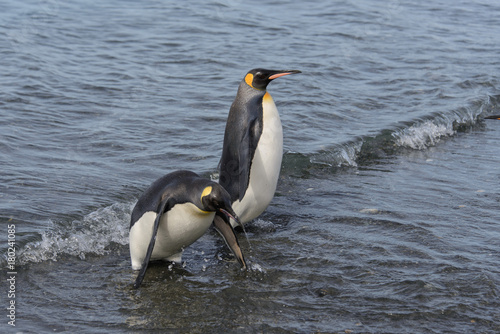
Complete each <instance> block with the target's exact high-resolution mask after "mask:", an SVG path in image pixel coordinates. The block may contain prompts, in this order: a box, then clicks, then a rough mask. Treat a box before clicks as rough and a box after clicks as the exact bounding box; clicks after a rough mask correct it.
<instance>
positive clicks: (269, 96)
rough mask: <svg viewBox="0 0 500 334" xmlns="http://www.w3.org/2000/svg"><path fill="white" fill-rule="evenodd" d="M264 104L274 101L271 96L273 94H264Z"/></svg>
mask: <svg viewBox="0 0 500 334" xmlns="http://www.w3.org/2000/svg"><path fill="white" fill-rule="evenodd" d="M263 99H264V102H272V101H273V98H272V96H271V94H269V92H266V94H264V98H263Z"/></svg>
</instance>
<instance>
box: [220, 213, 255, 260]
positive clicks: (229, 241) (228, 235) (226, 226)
mask: <svg viewBox="0 0 500 334" xmlns="http://www.w3.org/2000/svg"><path fill="white" fill-rule="evenodd" d="M213 223H214V227H215V229H216V230H217V232H219V234H220V235H221V236H222V238H223V239H224V241H225V242H226V245H227V246H228V247H229V248H230V249H231V251H232V252H233V254H234V256H235V257H236V259H237V260H238V262H239V263H240V265H241V267H242V268H243V269H246V268H247V264H246V262H245V258H244V257H243V252H242V251H241V248H240V244H239V243H238V238H237V237H236V234H234V230H233V228H232V226H231V223H230V222H229V217H227V216H226V215H225V214H223V213H221V212H217V213H216V214H215V217H214V222H213Z"/></svg>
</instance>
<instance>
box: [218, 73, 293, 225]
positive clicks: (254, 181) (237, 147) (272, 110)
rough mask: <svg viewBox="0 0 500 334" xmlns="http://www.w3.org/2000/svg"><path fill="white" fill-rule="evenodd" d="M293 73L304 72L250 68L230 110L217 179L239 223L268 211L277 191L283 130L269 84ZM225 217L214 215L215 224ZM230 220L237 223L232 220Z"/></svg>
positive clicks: (233, 223)
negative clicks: (267, 89) (228, 196)
mask: <svg viewBox="0 0 500 334" xmlns="http://www.w3.org/2000/svg"><path fill="white" fill-rule="evenodd" d="M294 73H301V72H300V71H297V70H291V71H276V70H266V69H261V68H257V69H253V70H251V71H250V72H248V73H247V74H246V75H245V78H244V79H243V80H242V81H241V83H240V86H239V88H238V93H237V94H236V98H235V100H234V102H233V104H232V105H231V109H230V110H229V116H228V119H227V124H226V131H225V134H224V144H223V148H222V157H221V161H220V175H219V183H220V184H221V185H222V186H223V187H224V188H225V189H226V190H227V192H228V193H229V195H230V196H231V203H232V206H233V208H234V210H235V212H236V213H237V214H238V216H239V217H240V221H241V223H246V222H249V221H250V220H252V219H254V218H256V217H258V216H259V215H260V214H261V213H262V212H264V210H265V209H266V208H267V206H268V205H269V203H270V202H271V200H272V198H273V196H274V193H275V191H276V185H277V183H278V177H279V173H280V169H281V159H282V155H283V129H282V127H281V121H280V117H279V114H278V110H277V109H276V105H275V104H274V101H273V98H272V97H271V95H270V94H269V93H268V92H267V91H266V87H267V85H268V84H269V83H270V82H271V81H272V80H274V79H276V78H279V77H282V76H285V75H289V74H294ZM222 218H223V216H221V215H216V222H217V220H220V219H222ZM214 223H215V222H214ZM218 223H219V224H221V222H220V221H219V222H218ZM231 224H232V225H233V226H236V223H235V222H234V221H232V220H231Z"/></svg>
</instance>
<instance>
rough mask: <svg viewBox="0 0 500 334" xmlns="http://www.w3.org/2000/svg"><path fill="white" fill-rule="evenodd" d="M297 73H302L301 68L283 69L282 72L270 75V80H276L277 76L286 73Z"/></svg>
mask: <svg viewBox="0 0 500 334" xmlns="http://www.w3.org/2000/svg"><path fill="white" fill-rule="evenodd" d="M295 73H302V72H301V71H299V70H290V71H282V72H280V73H277V74H273V75H271V76H270V77H269V80H274V79H276V78H279V77H283V76H285V75H289V74H295Z"/></svg>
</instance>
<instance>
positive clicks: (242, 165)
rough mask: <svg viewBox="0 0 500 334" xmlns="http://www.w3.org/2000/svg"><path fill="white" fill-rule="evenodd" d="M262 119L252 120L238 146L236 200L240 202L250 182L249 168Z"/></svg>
mask: <svg viewBox="0 0 500 334" xmlns="http://www.w3.org/2000/svg"><path fill="white" fill-rule="evenodd" d="M261 123H262V119H259V118H256V119H254V120H253V121H252V122H251V123H250V125H249V127H248V129H247V131H246V132H245V133H244V135H243V138H242V139H241V143H240V146H239V157H238V171H239V175H238V181H239V182H238V183H237V184H238V185H239V187H238V198H237V199H239V200H240V201H241V200H242V199H243V196H244V195H245V192H246V190H247V188H248V183H249V182H250V168H251V167H252V160H253V157H254V155H255V149H256V148H257V145H258V143H259V138H260V134H261V132H262V130H261V128H262V126H261Z"/></svg>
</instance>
